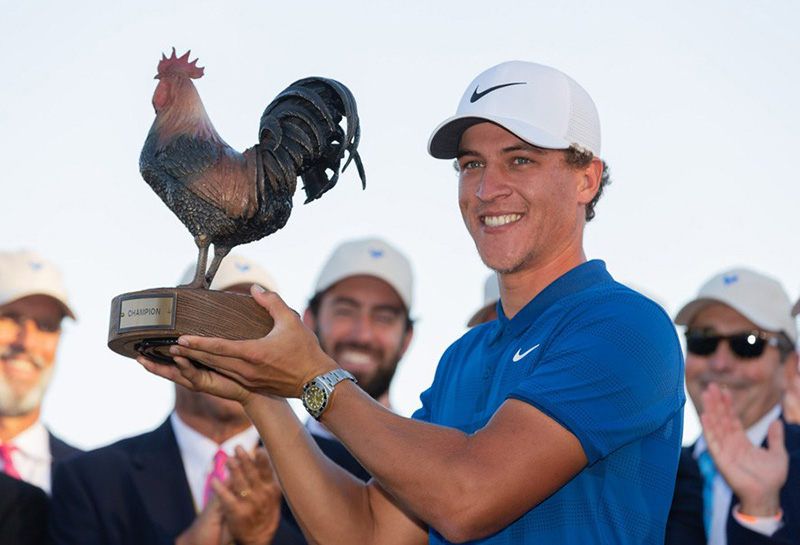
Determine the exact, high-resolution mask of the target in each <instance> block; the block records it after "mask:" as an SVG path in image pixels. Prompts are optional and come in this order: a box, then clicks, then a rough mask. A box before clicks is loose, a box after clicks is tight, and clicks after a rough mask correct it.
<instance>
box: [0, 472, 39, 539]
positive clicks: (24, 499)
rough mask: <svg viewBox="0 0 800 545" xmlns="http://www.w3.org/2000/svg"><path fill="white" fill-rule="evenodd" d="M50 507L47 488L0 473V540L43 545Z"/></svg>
mask: <svg viewBox="0 0 800 545" xmlns="http://www.w3.org/2000/svg"><path fill="white" fill-rule="evenodd" d="M47 507H48V500H47V494H45V493H44V490H42V489H41V488H39V487H38V486H34V485H32V484H29V483H26V482H24V481H20V480H18V479H15V478H14V477H9V476H8V475H6V474H5V473H0V543H2V544H3V545H44V543H46V540H47V526H46V525H45V524H44V522H45V521H46V520H47Z"/></svg>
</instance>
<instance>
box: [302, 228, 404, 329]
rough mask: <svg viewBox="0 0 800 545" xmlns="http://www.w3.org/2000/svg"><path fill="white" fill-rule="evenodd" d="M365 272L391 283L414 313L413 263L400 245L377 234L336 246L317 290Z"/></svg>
mask: <svg viewBox="0 0 800 545" xmlns="http://www.w3.org/2000/svg"><path fill="white" fill-rule="evenodd" d="M362 274H363V275H367V276H374V277H376V278H379V279H381V280H383V281H384V282H386V283H387V284H389V285H390V286H391V287H392V288H394V291H396V292H397V295H399V296H400V299H401V300H402V301H403V304H404V305H405V306H406V310H407V311H408V312H409V314H410V313H411V302H412V300H413V286H414V283H413V280H412V276H411V263H409V261H408V258H406V256H405V255H403V254H402V253H401V252H399V251H398V250H397V249H395V248H393V247H392V246H390V245H389V244H387V243H386V242H384V241H383V240H380V239H377V238H371V239H364V240H353V241H350V242H345V243H343V244H341V245H340V246H339V247H338V248H336V249H335V250H334V251H333V254H331V257H330V258H328V261H327V263H325V266H324V267H323V268H322V272H320V274H319V278H318V279H317V285H316V287H315V288H314V293H315V295H316V294H319V293H322V292H323V291H325V290H327V289H328V288H330V287H331V286H333V285H334V284H336V283H337V282H339V281H341V280H344V279H345V278H349V277H351V276H358V275H362Z"/></svg>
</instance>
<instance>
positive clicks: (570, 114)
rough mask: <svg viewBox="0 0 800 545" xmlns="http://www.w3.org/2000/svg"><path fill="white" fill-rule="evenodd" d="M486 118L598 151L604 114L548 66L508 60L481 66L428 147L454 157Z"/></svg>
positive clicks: (541, 143) (529, 135) (542, 142)
mask: <svg viewBox="0 0 800 545" xmlns="http://www.w3.org/2000/svg"><path fill="white" fill-rule="evenodd" d="M484 121H491V122H493V123H496V124H497V125H500V126H501V127H503V128H504V129H506V130H508V131H510V132H512V133H514V134H515V135H516V136H517V137H519V138H520V139H522V140H524V141H526V142H528V143H529V144H532V145H534V146H537V147H540V148H546V149H567V148H569V147H570V146H573V145H574V146H576V147H578V148H581V149H584V150H587V151H590V152H592V154H593V155H594V156H596V157H599V156H600V118H599V116H598V114H597V108H596V107H595V105H594V102H593V101H592V98H591V97H590V96H589V93H587V92H586V91H585V90H584V89H583V87H581V86H580V85H578V83H577V82H576V81H575V80H573V79H572V78H570V77H569V76H567V75H566V74H564V73H563V72H561V71H559V70H556V69H555V68H550V67H549V66H543V65H541V64H536V63H532V62H523V61H509V62H504V63H502V64H498V65H497V66H494V67H492V68H489V69H488V70H486V71H485V72H483V73H482V74H481V75H479V76H478V77H477V78H475V79H474V80H473V81H472V83H470V84H469V87H467V90H466V92H465V93H464V96H463V97H462V98H461V102H460V103H459V105H458V110H456V115H455V116H453V117H451V118H449V119H446V120H445V121H444V122H443V123H441V124H440V125H439V126H438V127H436V129H435V130H434V131H433V134H432V135H431V138H430V140H429V141H428V152H429V153H430V154H431V155H432V156H434V157H436V158H437V159H453V158H454V157H456V156H457V155H458V144H459V141H460V140H461V135H462V133H463V132H464V131H465V130H467V129H468V128H469V127H471V126H472V125H475V124H478V123H482V122H484Z"/></svg>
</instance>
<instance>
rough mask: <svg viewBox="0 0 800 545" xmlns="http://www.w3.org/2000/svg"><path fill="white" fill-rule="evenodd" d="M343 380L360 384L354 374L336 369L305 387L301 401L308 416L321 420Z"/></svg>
mask: <svg viewBox="0 0 800 545" xmlns="http://www.w3.org/2000/svg"><path fill="white" fill-rule="evenodd" d="M343 380H352V381H353V382H358V381H357V380H356V377H354V376H353V374H352V373H349V372H347V371H345V370H344V369H334V370H333V371H329V372H327V373H324V374H322V375H320V376H318V377H317V378H315V379H314V380H312V381H311V382H307V383H306V384H305V385H304V386H303V395H301V396H300V399H301V400H302V401H303V407H305V408H306V410H307V411H308V414H310V415H311V416H313V417H314V418H316V419H317V420H319V419H320V417H321V416H322V413H324V412H325V409H327V408H328V403H329V401H330V399H331V394H332V393H333V388H334V386H336V385H337V384H339V383H340V382H342V381H343Z"/></svg>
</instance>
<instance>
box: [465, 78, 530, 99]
mask: <svg viewBox="0 0 800 545" xmlns="http://www.w3.org/2000/svg"><path fill="white" fill-rule="evenodd" d="M526 83H527V82H525V81H517V82H514V83H502V84H500V85H495V86H494V87H489V88H488V89H486V90H484V91H481V92H478V87H477V86H475V90H474V91H472V96H471V97H470V99H469V101H470V103H472V102H477V101H478V100H480V99H482V98H483V97H485V96H486V95H488V94H489V93H491V92H492V91H497V90H498V89H502V88H503V87H508V86H509V85H525V84H526Z"/></svg>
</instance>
